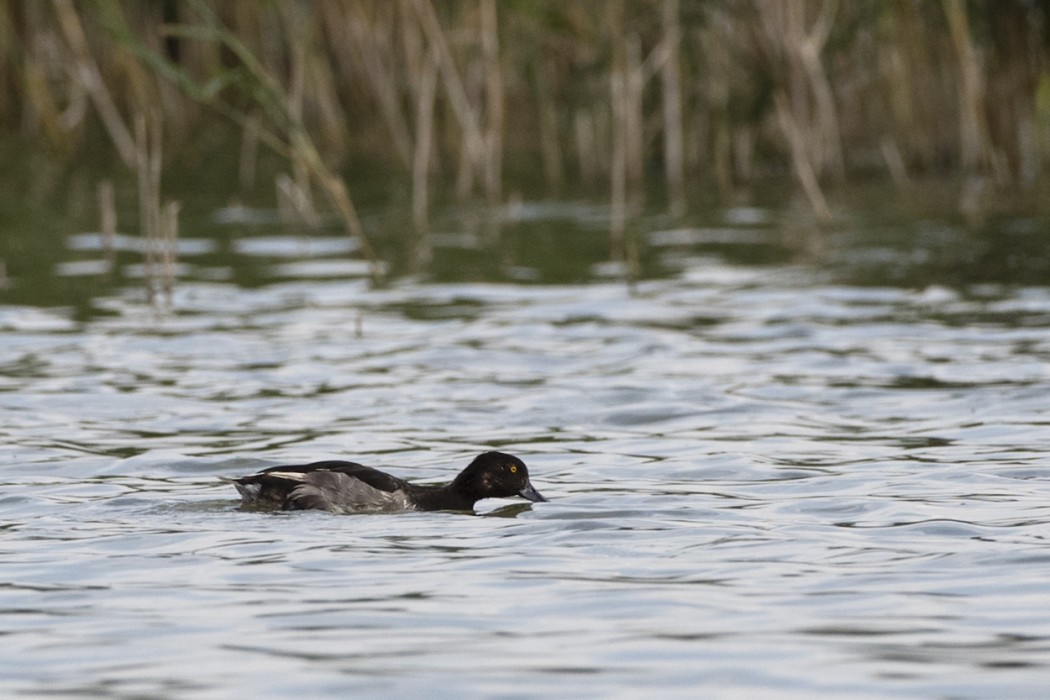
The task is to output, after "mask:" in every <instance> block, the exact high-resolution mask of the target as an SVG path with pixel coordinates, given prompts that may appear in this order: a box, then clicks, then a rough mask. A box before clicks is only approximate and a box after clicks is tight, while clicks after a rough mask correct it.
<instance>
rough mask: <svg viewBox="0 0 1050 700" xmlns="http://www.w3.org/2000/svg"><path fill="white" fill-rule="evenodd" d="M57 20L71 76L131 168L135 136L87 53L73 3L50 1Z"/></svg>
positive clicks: (87, 45) (134, 154)
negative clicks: (70, 61)
mask: <svg viewBox="0 0 1050 700" xmlns="http://www.w3.org/2000/svg"><path fill="white" fill-rule="evenodd" d="M52 3H53V4H54V7H55V13H56V15H57V17H58V22H59V25H60V27H61V28H62V33H63V34H64V35H65V37H66V42H67V44H68V45H69V48H70V49H71V50H72V52H73V55H74V59H75V63H74V64H73V65H72V66H71V67H70V69H71V70H72V72H73V76H74V78H75V79H76V80H77V81H78V82H79V83H80V84H81V85H82V86H83V87H84V89H85V90H86V91H87V93H88V95H90V96H91V101H92V102H93V103H94V104H95V109H96V110H97V111H98V115H99V118H100V119H101V120H102V124H103V125H104V126H105V128H106V131H107V133H108V134H109V137H110V140H112V141H113V146H114V147H115V148H116V149H117V152H118V153H119V154H120V157H121V159H123V161H124V164H125V165H127V166H128V168H130V169H132V170H134V169H135V160H136V157H137V156H136V148H135V139H134V138H133V137H132V135H131V131H130V130H129V129H128V127H127V125H126V124H125V123H124V119H123V117H121V116H120V111H119V110H118V109H117V106H116V103H115V102H114V101H113V96H112V95H111V94H110V92H109V89H108V88H106V83H105V81H104V80H103V79H102V72H101V71H100V70H99V67H98V64H97V63H96V62H95V59H94V57H93V55H92V53H91V47H90V45H89V44H88V40H87V36H86V35H85V34H84V27H83V25H81V23H80V17H79V15H77V10H76V8H75V7H74V6H73V2H72V0H52Z"/></svg>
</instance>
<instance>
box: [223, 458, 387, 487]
mask: <svg viewBox="0 0 1050 700" xmlns="http://www.w3.org/2000/svg"><path fill="white" fill-rule="evenodd" d="M324 472H330V473H334V474H345V475H346V476H349V477H353V478H354V479H359V480H361V481H363V482H364V483H366V484H368V485H369V486H371V487H372V488H374V489H379V490H380V491H400V490H402V489H404V488H405V481H404V479H398V478H397V477H396V476H391V475H390V474H387V473H386V472H381V471H379V470H378V469H373V468H372V467H366V466H364V465H363V464H358V463H357V462H344V461H342V460H337V459H330V460H326V461H324V462H311V463H310V464H297V465H291V466H285V467H270V468H269V469H264V470H262V471H261V472H259V473H258V474H254V475H253V476H251V477H244V478H247V479H251V478H256V477H263V478H268V479H274V478H276V479H282V478H283V479H286V480H290V481H293V482H295V483H300V482H302V481H304V477H303V475H306V474H315V473H324Z"/></svg>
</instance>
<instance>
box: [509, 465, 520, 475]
mask: <svg viewBox="0 0 1050 700" xmlns="http://www.w3.org/2000/svg"><path fill="white" fill-rule="evenodd" d="M510 473H511V474H517V473H518V465H517V464H512V465H510Z"/></svg>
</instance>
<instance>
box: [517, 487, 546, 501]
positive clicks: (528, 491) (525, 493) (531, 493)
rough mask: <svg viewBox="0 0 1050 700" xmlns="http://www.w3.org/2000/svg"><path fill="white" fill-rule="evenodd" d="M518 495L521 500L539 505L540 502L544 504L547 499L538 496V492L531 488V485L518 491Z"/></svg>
mask: <svg viewBox="0 0 1050 700" xmlns="http://www.w3.org/2000/svg"><path fill="white" fill-rule="evenodd" d="M518 495H519V496H521V497H522V498H527V499H528V500H530V501H532V502H533V503H539V502H541V501H543V502H546V501H547V500H548V499H546V498H544V497H543V496H542V495H540V492H539V491H537V490H536V489H534V488H533V487H532V484H528V485H527V486H526V487H525V488H523V489H522V490H521V491H518Z"/></svg>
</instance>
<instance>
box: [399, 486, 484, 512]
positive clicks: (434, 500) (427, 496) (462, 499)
mask: <svg viewBox="0 0 1050 700" xmlns="http://www.w3.org/2000/svg"><path fill="white" fill-rule="evenodd" d="M452 486H453V484H446V485H445V486H440V487H437V488H433V487H430V488H428V487H417V488H418V489H419V490H418V491H417V490H415V489H413V491H415V492H414V493H411V494H410V497H411V500H412V501H413V502H414V503H415V504H416V507H417V508H418V509H419V510H474V504H475V503H476V502H477V499H476V498H470V497H469V496H464V495H463V494H462V493H461V492H460V491H459V490H456V489H453V488H452Z"/></svg>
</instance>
